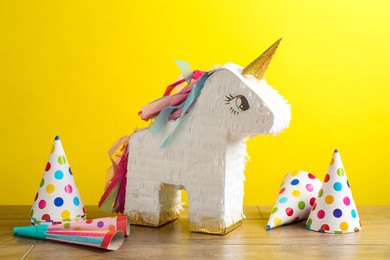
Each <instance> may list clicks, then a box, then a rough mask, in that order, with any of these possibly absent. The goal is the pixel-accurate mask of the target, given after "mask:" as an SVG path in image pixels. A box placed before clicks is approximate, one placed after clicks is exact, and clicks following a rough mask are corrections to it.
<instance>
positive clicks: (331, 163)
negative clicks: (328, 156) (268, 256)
mask: <svg viewBox="0 0 390 260" xmlns="http://www.w3.org/2000/svg"><path fill="white" fill-rule="evenodd" d="M333 163H334V158H333V157H332V160H331V161H330V165H333Z"/></svg>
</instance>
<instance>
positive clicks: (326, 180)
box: [324, 174, 330, 182]
mask: <svg viewBox="0 0 390 260" xmlns="http://www.w3.org/2000/svg"><path fill="white" fill-rule="evenodd" d="M329 180H330V176H329V174H326V175H325V180H324V182H328V181H329Z"/></svg>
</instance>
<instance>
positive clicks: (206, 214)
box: [124, 63, 291, 234]
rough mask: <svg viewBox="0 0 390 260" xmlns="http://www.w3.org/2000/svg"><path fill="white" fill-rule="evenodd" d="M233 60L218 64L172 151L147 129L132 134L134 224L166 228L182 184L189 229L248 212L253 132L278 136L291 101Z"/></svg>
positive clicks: (231, 221)
mask: <svg viewBox="0 0 390 260" xmlns="http://www.w3.org/2000/svg"><path fill="white" fill-rule="evenodd" d="M241 73H242V67H240V66H238V65H234V64H232V63H229V64H226V65H224V66H221V67H218V68H216V69H214V72H213V74H212V75H211V76H210V77H209V78H208V79H207V81H206V82H205V85H204V87H203V89H202V92H201V94H200V96H199V97H198V99H197V101H196V103H195V105H194V106H193V107H192V109H191V110H190V111H189V112H188V113H187V114H186V115H185V116H184V117H183V118H182V123H181V124H180V125H179V126H178V127H177V129H176V130H175V132H174V135H173V136H172V138H171V140H170V143H169V146H168V147H167V148H166V149H162V148H160V144H161V143H162V142H163V141H164V140H165V138H166V137H167V136H168V135H169V134H170V133H171V131H172V130H173V129H174V127H175V125H176V121H168V122H167V123H166V125H165V126H164V128H163V129H162V130H161V132H160V133H159V134H158V135H153V134H152V133H151V132H150V131H148V129H144V130H140V131H136V132H135V133H134V134H132V135H131V137H130V139H129V146H128V147H129V150H128V164H127V186H126V200H125V210H124V213H126V214H129V215H130V217H131V222H132V223H133V224H142V225H149V226H160V225H162V224H165V223H167V222H169V221H171V220H174V219H176V218H177V217H178V214H179V212H180V210H181V209H182V206H181V205H182V202H181V192H180V190H181V189H184V190H185V191H186V192H187V195H188V202H189V222H190V230H191V231H198V232H206V233H216V234H224V233H227V232H229V231H230V230H232V229H234V228H235V227H237V226H238V225H239V224H240V223H241V220H242V218H243V217H244V215H243V211H242V206H243V196H244V180H245V175H244V168H245V163H246V156H247V152H246V137H247V136H251V137H253V136H255V135H257V134H278V133H279V132H281V131H282V130H283V129H285V128H287V127H288V125H289V122H290V119H291V113H290V105H289V104H287V101H286V100H285V99H284V98H283V97H282V96H281V95H279V94H278V92H277V91H276V90H274V89H273V88H272V87H271V86H269V85H268V84H267V83H266V82H265V80H261V81H259V80H257V79H256V78H255V77H252V76H246V75H245V76H243V75H242V74H241Z"/></svg>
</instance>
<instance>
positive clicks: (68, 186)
mask: <svg viewBox="0 0 390 260" xmlns="http://www.w3.org/2000/svg"><path fill="white" fill-rule="evenodd" d="M72 191H73V188H72V185H70V184H68V185H66V186H65V192H66V193H69V194H70V193H72Z"/></svg>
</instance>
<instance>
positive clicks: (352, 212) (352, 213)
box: [351, 209, 356, 218]
mask: <svg viewBox="0 0 390 260" xmlns="http://www.w3.org/2000/svg"><path fill="white" fill-rule="evenodd" d="M351 215H352V217H353V218H356V210H354V209H353V210H352V211H351Z"/></svg>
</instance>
